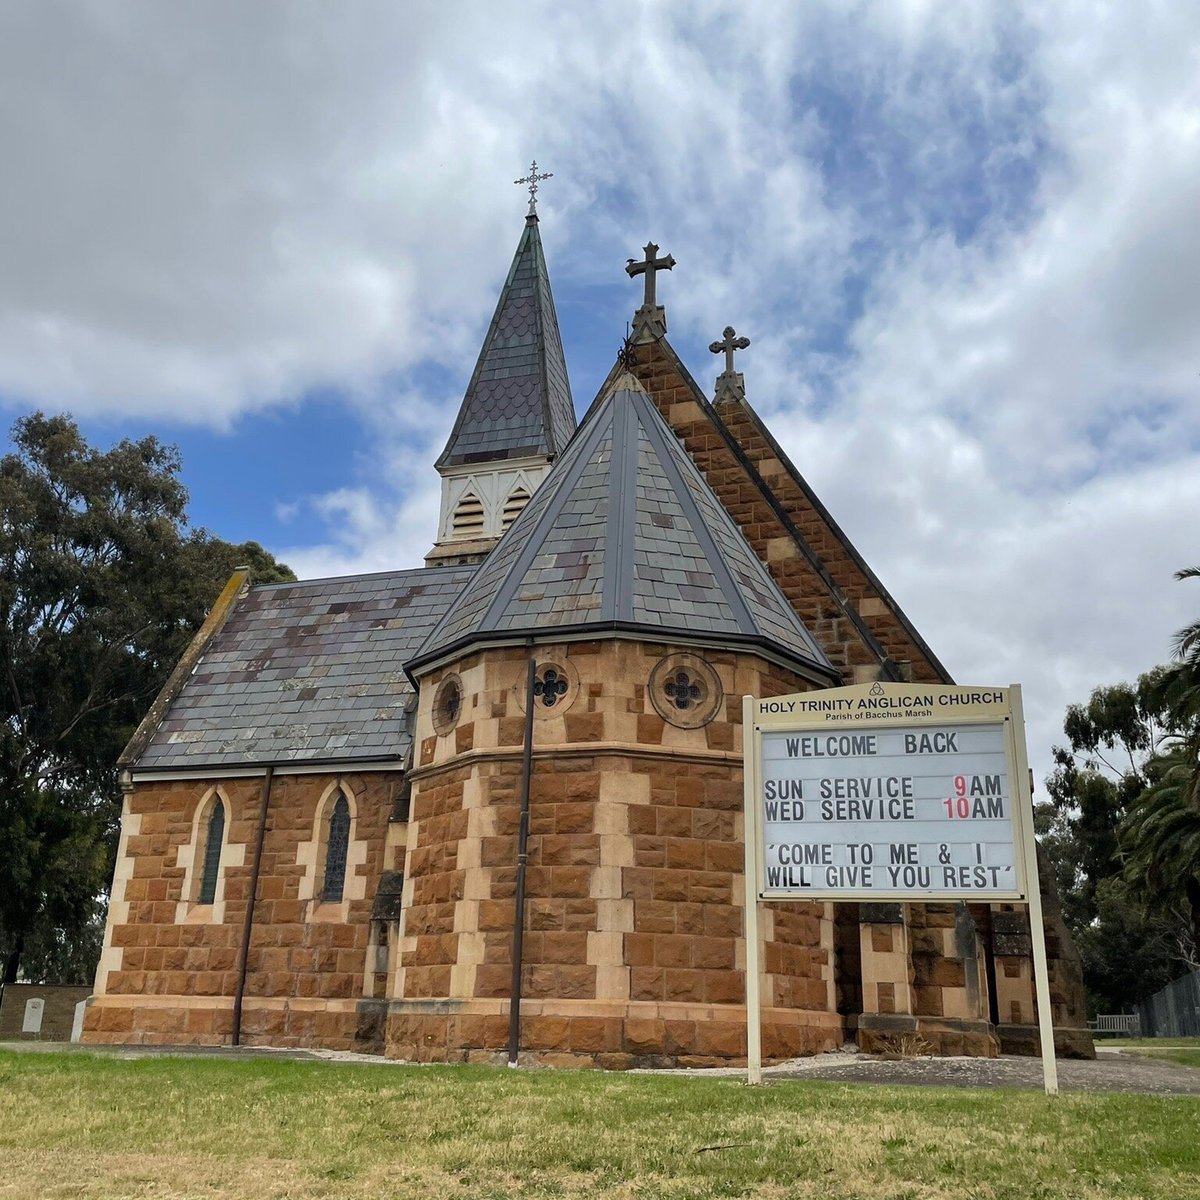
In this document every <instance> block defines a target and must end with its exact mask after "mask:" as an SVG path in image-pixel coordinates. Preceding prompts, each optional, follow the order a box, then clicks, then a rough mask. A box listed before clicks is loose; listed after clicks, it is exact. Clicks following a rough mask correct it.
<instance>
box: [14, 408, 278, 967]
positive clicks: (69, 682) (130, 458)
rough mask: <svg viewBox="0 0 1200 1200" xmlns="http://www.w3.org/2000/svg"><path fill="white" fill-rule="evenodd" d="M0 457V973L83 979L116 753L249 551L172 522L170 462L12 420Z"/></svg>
mask: <svg viewBox="0 0 1200 1200" xmlns="http://www.w3.org/2000/svg"><path fill="white" fill-rule="evenodd" d="M11 440H12V446H13V449H12V451H11V452H10V453H9V454H7V455H5V456H4V458H3V459H2V460H0V965H2V968H3V978H4V980H5V981H12V980H14V979H16V978H17V974H18V971H19V970H20V969H21V966H22V963H23V962H24V963H25V968H26V971H25V973H26V974H27V975H29V974H32V975H44V974H45V973H46V972H48V971H50V970H55V971H58V972H61V973H65V974H68V975H72V976H75V977H77V978H78V979H79V981H81V982H82V981H85V979H86V977H87V976H88V975H89V974H90V971H91V969H92V968H93V967H94V958H95V952H96V948H97V945H98V941H97V936H96V931H97V927H98V925H99V923H100V922H101V921H102V918H103V905H104V894H105V891H106V889H107V886H108V881H109V876H110V873H111V866H112V853H113V848H114V845H115V840H116V832H117V825H118V820H119V815H120V796H119V789H118V787H117V777H116V759H117V755H118V754H119V753H120V750H121V748H122V746H123V744H124V742H125V741H126V740H127V738H128V737H129V735H130V733H131V732H132V731H133V729H134V728H135V727H136V725H137V722H138V721H139V720H140V718H141V716H142V714H143V712H144V711H145V709H146V707H147V706H148V705H149V703H150V701H151V700H152V699H153V697H154V695H155V693H156V692H157V690H158V689H159V688H160V687H161V685H162V683H163V681H164V680H165V678H166V676H167V675H168V674H169V672H170V670H171V668H172V666H173V664H174V662H175V661H176V659H177V658H178V656H179V655H180V653H181V652H182V650H183V648H184V647H185V646H186V645H187V642H188V640H189V639H190V638H191V636H192V635H193V633H194V632H195V630H196V629H197V628H198V627H199V625H200V623H201V622H202V621H203V619H204V615H205V612H206V610H207V608H208V606H209V605H210V604H211V603H212V601H213V599H214V598H215V597H216V595H217V593H218V592H219V590H220V588H221V586H222V585H223V583H224V582H225V580H226V579H227V578H228V576H229V574H230V572H231V570H232V569H233V567H234V566H236V565H238V564H240V563H248V564H249V565H250V566H251V568H252V571H253V574H254V576H255V577H256V578H257V579H258V580H261V581H268V580H273V579H281V578H288V579H290V578H293V576H292V574H291V572H290V571H289V570H288V569H287V568H286V567H284V566H281V565H280V564H278V563H276V562H275V560H274V558H272V556H271V555H270V554H268V553H267V552H266V551H265V550H263V549H262V548H261V547H260V546H258V545H257V544H255V543H253V542H250V543H245V544H243V545H241V546H234V545H230V544H229V543H226V542H223V541H221V540H219V539H217V538H215V537H213V536H212V535H211V534H209V533H208V532H206V531H205V530H202V529H200V530H192V529H189V527H188V522H187V512H186V509H187V499H188V497H187V491H186V489H185V488H184V486H183V484H182V482H181V481H180V478H179V474H180V466H181V464H180V457H179V452H178V450H177V449H176V448H174V447H173V446H168V445H164V444H163V443H161V442H159V441H158V440H157V439H156V438H153V437H146V438H142V439H140V440H138V441H132V440H124V441H121V442H120V443H119V444H117V445H116V446H113V447H112V448H111V449H108V450H97V449H94V448H93V447H91V446H89V445H88V444H87V442H86V440H85V439H84V438H83V436H82V434H81V433H80V431H79V428H78V426H77V425H76V424H75V422H74V421H72V420H71V419H70V418H69V417H66V416H49V417H48V416H44V415H43V414H41V413H35V414H34V415H32V416H29V417H25V418H23V419H22V420H19V421H17V423H16V424H15V425H14V427H13V430H12V434H11Z"/></svg>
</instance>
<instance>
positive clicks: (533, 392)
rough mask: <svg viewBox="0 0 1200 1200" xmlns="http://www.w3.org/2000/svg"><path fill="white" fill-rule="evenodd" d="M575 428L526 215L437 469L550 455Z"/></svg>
mask: <svg viewBox="0 0 1200 1200" xmlns="http://www.w3.org/2000/svg"><path fill="white" fill-rule="evenodd" d="M575 424H576V422H575V406H574V404H573V403H572V400H571V385H570V382H569V381H568V379H567V364H566V361H565V360H564V358H563V349H562V339H561V338H560V337H559V333H558V318H557V316H556V315H555V312H554V297H553V296H552V295H551V294H550V276H549V275H548V273H547V271H546V257H545V255H544V254H543V252H542V239H541V237H540V236H539V234H538V219H537V214H536V213H531V214H530V215H529V216H528V217H526V218H525V229H524V231H523V232H522V234H521V240H520V242H519V243H518V244H517V252H516V254H515V255H514V256H513V261H512V266H511V267H509V269H508V278H507V279H506V280H505V281H504V288H503V290H502V291H501V293H500V303H499V304H497V305H496V312H495V315H494V316H493V317H492V323H491V325H489V326H488V331H487V336H486V337H485V338H484V339H483V349H482V350H481V351H480V352H479V361H478V362H477V363H476V364H475V373H474V374H473V375H472V376H471V382H470V383H469V384H468V385H467V392H466V395H465V396H464V397H463V402H462V407H461V408H460V409H459V412H458V419H457V420H456V421H455V422H454V428H453V429H452V430H451V432H450V440H449V441H448V442H447V443H446V448H445V450H443V451H442V455H441V457H440V458H439V459H438V460H437V465H438V467H439V468H443V467H453V466H458V465H460V464H462V463H479V462H490V461H493V460H502V459H510V458H529V457H545V458H551V459H553V458H557V457H558V455H559V454H561V453H562V451H563V448H564V447H565V446H566V444H567V442H568V441H570V438H571V434H572V433H574V432H575Z"/></svg>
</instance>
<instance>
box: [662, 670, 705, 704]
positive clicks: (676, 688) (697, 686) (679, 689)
mask: <svg viewBox="0 0 1200 1200" xmlns="http://www.w3.org/2000/svg"><path fill="white" fill-rule="evenodd" d="M663 691H664V692H666V693H667V695H668V696H670V697H671V703H672V704H674V705H675V707H676V708H691V707H692V705H694V704H696V703H698V702H699V701H700V700H701V699H703V697H704V687H703V685H702V684H701V682H700V681H699V680H698V679H693V678H692V677H691V676H690V675H689V674H688V673H687V672H686V671H676V672H675V674H674V676H673V677H672V678H670V679H668V680H667V682H666V683H664V684H663Z"/></svg>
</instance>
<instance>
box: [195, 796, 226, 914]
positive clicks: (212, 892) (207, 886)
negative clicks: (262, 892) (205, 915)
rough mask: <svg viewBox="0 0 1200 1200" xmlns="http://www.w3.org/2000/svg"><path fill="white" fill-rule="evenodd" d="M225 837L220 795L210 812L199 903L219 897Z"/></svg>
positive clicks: (223, 814) (214, 900) (223, 810)
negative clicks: (219, 875)
mask: <svg viewBox="0 0 1200 1200" xmlns="http://www.w3.org/2000/svg"><path fill="white" fill-rule="evenodd" d="M224 838H225V805H224V804H222V803H221V799H220V797H219V796H217V797H214V798H213V806H212V812H210V813H209V814H208V836H207V838H206V840H205V843H204V871H203V873H202V874H201V876H200V893H199V896H198V897H197V902H198V903H199V904H213V903H215V902H216V899H217V874H218V872H219V871H220V869H221V842H222V841H223V840H224Z"/></svg>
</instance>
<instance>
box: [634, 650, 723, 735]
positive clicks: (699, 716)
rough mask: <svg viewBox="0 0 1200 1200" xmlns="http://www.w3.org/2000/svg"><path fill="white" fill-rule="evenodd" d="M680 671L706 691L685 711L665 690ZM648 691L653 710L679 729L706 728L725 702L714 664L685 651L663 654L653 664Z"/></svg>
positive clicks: (718, 674) (719, 677)
mask: <svg viewBox="0 0 1200 1200" xmlns="http://www.w3.org/2000/svg"><path fill="white" fill-rule="evenodd" d="M680 672H684V673H685V674H687V676H688V678H689V679H690V680H692V681H694V682H696V683H698V684H700V685H702V687H703V692H704V694H703V696H701V697H700V698H699V699H697V700H696V701H695V702H694V705H689V706H688V707H685V708H680V707H679V706H678V705H676V703H675V702H674V698H673V697H672V696H671V695H670V694H669V693H668V691H667V690H666V688H667V684H668V683H669V682H670V681H671V680H672V678H673V677H674V676H676V675H678V674H679V673H680ZM646 690H647V692H648V693H649V696H650V703H651V704H652V705H653V706H654V711H655V712H656V713H658V715H659V716H660V717H662V719H663V720H664V721H666V722H667V724H668V725H674V726H675V727H676V728H677V729H703V728H704V726H705V725H708V724H710V723H711V722H712V721H713V720H714V719H715V718H716V716H717V714H718V713H719V712H720V711H721V707H722V704H723V702H724V699H725V691H724V688H723V687H722V685H721V676H720V673H719V672H718V671H717V669H716V668H715V667H714V666H713V665H712V663H710V662H709V661H708V660H707V659H705V658H703V657H702V656H701V655H699V654H690V653H682V652H681V653H674V654H667V655H664V656H663V657H662V658H660V659H659V660H658V662H657V663H655V664H654V667H653V669H652V670H651V672H650V679H649V681H648V685H647V688H646Z"/></svg>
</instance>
